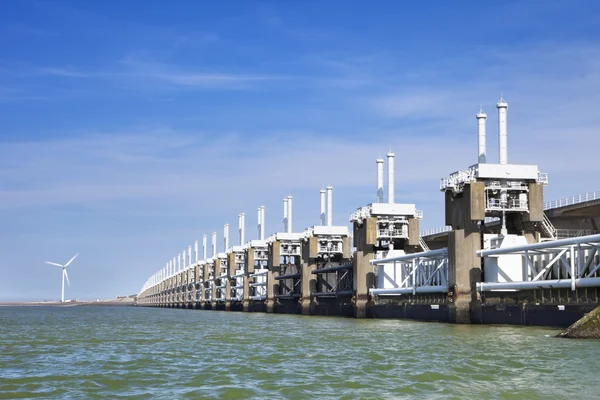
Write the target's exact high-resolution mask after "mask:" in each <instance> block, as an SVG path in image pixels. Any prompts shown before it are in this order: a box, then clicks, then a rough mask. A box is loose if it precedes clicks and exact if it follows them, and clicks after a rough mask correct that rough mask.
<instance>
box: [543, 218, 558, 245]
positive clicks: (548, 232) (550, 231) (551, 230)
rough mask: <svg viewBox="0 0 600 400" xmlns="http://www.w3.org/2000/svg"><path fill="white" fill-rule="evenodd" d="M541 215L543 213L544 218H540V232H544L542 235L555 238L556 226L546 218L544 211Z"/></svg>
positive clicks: (551, 238)
mask: <svg viewBox="0 0 600 400" xmlns="http://www.w3.org/2000/svg"><path fill="white" fill-rule="evenodd" d="M543 215H544V219H543V220H542V232H544V235H545V236H546V237H547V238H548V239H550V240H555V239H556V228H555V227H554V225H552V222H550V219H548V217H547V216H546V213H544V214H543Z"/></svg>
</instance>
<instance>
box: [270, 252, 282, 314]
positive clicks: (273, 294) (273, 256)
mask: <svg viewBox="0 0 600 400" xmlns="http://www.w3.org/2000/svg"><path fill="white" fill-rule="evenodd" d="M280 249H281V248H280V245H279V241H278V240H275V241H274V242H271V243H269V254H268V264H267V265H268V267H267V268H268V272H267V299H266V306H267V312H268V313H273V312H275V308H276V307H277V303H278V301H277V295H278V294H279V281H278V280H276V279H275V278H277V277H278V276H279V274H280V272H281V264H280V260H281V252H280Z"/></svg>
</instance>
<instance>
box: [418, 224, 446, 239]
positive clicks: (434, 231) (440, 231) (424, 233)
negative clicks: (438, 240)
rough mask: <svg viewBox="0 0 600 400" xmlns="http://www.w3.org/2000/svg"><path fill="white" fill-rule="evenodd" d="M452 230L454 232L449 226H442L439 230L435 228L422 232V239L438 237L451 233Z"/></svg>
mask: <svg viewBox="0 0 600 400" xmlns="http://www.w3.org/2000/svg"><path fill="white" fill-rule="evenodd" d="M451 230H452V227H451V226H448V225H446V226H440V227H438V228H433V229H426V230H424V231H421V237H424V236H430V235H437V234H438V233H444V232H450V231H451Z"/></svg>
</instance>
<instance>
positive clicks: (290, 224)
mask: <svg viewBox="0 0 600 400" xmlns="http://www.w3.org/2000/svg"><path fill="white" fill-rule="evenodd" d="M287 200H288V201H287V206H288V212H287V216H288V221H287V231H288V233H292V196H288V197H287Z"/></svg>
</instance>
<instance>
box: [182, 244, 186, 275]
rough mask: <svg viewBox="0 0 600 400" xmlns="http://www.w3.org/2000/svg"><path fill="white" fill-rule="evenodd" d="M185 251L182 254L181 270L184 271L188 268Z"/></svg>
mask: <svg viewBox="0 0 600 400" xmlns="http://www.w3.org/2000/svg"><path fill="white" fill-rule="evenodd" d="M185 253H186V251H185V249H183V251H182V252H181V269H182V270H184V269H186V268H187V264H186V263H185Z"/></svg>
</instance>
